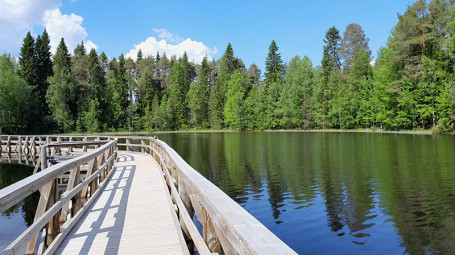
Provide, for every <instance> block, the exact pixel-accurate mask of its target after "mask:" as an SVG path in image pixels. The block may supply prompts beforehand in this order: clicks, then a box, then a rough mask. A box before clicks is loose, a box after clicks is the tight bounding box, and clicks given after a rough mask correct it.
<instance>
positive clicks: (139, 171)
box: [56, 152, 188, 254]
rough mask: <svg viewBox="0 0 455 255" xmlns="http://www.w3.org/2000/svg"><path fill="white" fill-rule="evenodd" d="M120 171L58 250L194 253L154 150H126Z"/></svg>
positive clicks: (120, 159) (120, 158)
mask: <svg viewBox="0 0 455 255" xmlns="http://www.w3.org/2000/svg"><path fill="white" fill-rule="evenodd" d="M114 166H115V168H114V171H115V172H114V173H113V175H112V177H111V179H110V180H109V181H108V183H107V186H106V188H105V189H104V190H103V191H101V193H100V195H99V196H98V197H97V198H96V200H95V201H94V202H93V204H92V205H91V206H90V207H89V208H88V210H87V212H86V213H85V214H84V215H83V216H82V218H81V220H80V221H78V223H77V224H76V225H75V227H74V228H73V229H72V230H71V232H70V233H69V234H68V236H67V237H66V238H65V239H64V241H63V242H62V244H61V245H60V246H59V248H58V250H57V252H56V254H188V250H187V249H186V248H184V246H185V241H184V239H183V235H182V232H181V230H180V225H179V222H178V219H177V215H176V213H175V209H174V206H173V204H172V201H171V197H170V195H169V191H168V187H167V185H166V182H165V180H164V178H163V173H162V171H161V169H160V167H159V165H158V164H157V163H156V161H155V160H154V159H153V158H152V156H150V155H147V154H144V153H137V152H121V153H119V155H118V158H117V162H116V163H115V165H114Z"/></svg>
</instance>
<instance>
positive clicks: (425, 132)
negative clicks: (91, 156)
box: [54, 129, 454, 136]
mask: <svg viewBox="0 0 455 255" xmlns="http://www.w3.org/2000/svg"><path fill="white" fill-rule="evenodd" d="M243 132H245V133H251V132H269V133H275V132H276V133H285V132H295V133H299V132H301V133H366V134H402V135H454V133H453V132H451V133H434V132H432V131H431V130H400V131H389V130H380V129H307V130H305V129H277V130H274V129H268V130H251V131H240V130H231V129H195V130H192V129H189V130H170V131H133V132H128V131H118V132H100V133H68V134H64V135H112V136H129V135H148V134H172V133H243ZM54 135H59V134H54ZM60 135H63V134H60Z"/></svg>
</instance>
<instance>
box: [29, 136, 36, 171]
mask: <svg viewBox="0 0 455 255" xmlns="http://www.w3.org/2000/svg"><path fill="white" fill-rule="evenodd" d="M35 139H36V137H34V136H33V137H32V144H31V145H30V150H33V152H31V153H30V155H31V156H32V161H33V164H35V161H36V142H35Z"/></svg>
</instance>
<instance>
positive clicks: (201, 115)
mask: <svg viewBox="0 0 455 255" xmlns="http://www.w3.org/2000/svg"><path fill="white" fill-rule="evenodd" d="M209 72H210V69H209V64H208V61H207V57H204V59H203V60H202V63H201V66H200V68H199V76H198V80H197V82H194V83H191V85H190V90H189V91H188V95H187V100H188V107H189V109H190V123H191V124H192V125H194V126H195V127H196V128H197V127H200V126H204V127H207V126H208V98H209V84H208V82H209Z"/></svg>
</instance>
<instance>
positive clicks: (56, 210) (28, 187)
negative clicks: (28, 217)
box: [0, 136, 117, 254]
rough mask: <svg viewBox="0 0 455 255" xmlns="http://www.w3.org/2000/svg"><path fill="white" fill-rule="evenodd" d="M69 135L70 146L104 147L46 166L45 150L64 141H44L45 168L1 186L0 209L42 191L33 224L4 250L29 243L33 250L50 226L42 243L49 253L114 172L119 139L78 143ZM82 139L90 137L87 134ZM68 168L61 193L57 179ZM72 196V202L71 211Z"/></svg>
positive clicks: (30, 251)
mask: <svg viewBox="0 0 455 255" xmlns="http://www.w3.org/2000/svg"><path fill="white" fill-rule="evenodd" d="M17 137H19V139H18V140H17V141H18V143H19V145H20V144H21V137H20V136H17ZM22 137H23V136H22ZM47 137H48V136H47ZM47 137H46V140H47V142H49V141H50V140H51V139H48V138H47ZM69 139H70V140H72V142H67V143H66V146H68V147H74V146H79V147H80V146H82V147H83V148H84V147H86V146H88V145H95V146H99V145H101V147H99V148H96V149H93V150H90V151H88V152H87V153H86V154H83V155H81V156H79V157H77V158H73V159H70V160H67V161H64V162H62V163H59V164H56V165H53V166H51V167H49V168H46V165H47V163H46V151H47V150H49V149H50V147H54V149H60V148H61V147H62V146H63V145H64V144H65V143H64V142H60V141H59V142H57V143H49V144H45V145H42V146H41V147H40V154H41V156H40V158H41V161H42V163H41V167H42V168H45V169H44V170H42V171H41V172H38V173H36V174H34V175H32V176H29V177H27V178H25V179H23V180H21V181H18V182H16V183H14V184H12V185H10V186H8V187H6V188H4V189H1V190H0V212H3V211H5V210H7V209H8V208H10V207H11V206H13V205H15V204H16V203H17V202H19V201H21V200H22V199H24V198H25V197H27V196H29V195H30V194H32V193H33V192H35V191H37V190H40V193H41V197H40V200H39V203H38V207H37V210H36V214H35V220H34V222H33V224H32V225H31V226H30V227H29V228H27V229H26V230H25V231H24V232H23V233H22V234H21V235H20V236H19V237H18V238H17V239H16V240H15V241H14V242H13V243H11V244H10V245H9V246H8V247H7V248H6V249H5V250H4V251H3V254H17V252H19V251H20V250H22V249H23V248H24V247H25V246H27V250H26V253H27V254H33V253H34V252H35V247H36V243H37V240H38V236H39V233H40V231H41V229H43V227H45V226H47V227H46V229H47V230H46V238H45V239H46V242H45V243H44V245H40V247H43V249H46V247H47V248H48V250H45V252H46V253H49V252H51V253H52V252H53V251H55V249H56V247H58V245H59V243H60V242H61V241H62V240H63V238H64V237H65V236H66V235H67V234H68V233H69V231H70V230H71V228H72V226H74V224H75V222H76V221H78V220H79V218H80V217H81V215H82V214H83V213H84V211H85V210H87V208H88V207H89V206H90V204H91V203H92V202H93V201H94V199H95V198H96V196H97V195H98V194H99V193H100V190H101V188H102V187H104V185H106V183H107V182H106V180H108V179H109V178H110V177H111V175H112V173H113V171H111V169H112V167H113V165H114V160H115V158H116V157H117V152H116V150H117V139H110V138H108V140H105V141H89V142H86V141H84V142H80V143H79V144H78V143H77V142H74V139H72V137H70V138H69ZM83 139H84V140H87V139H86V138H83ZM97 139H99V138H97ZM57 140H62V138H61V137H57ZM10 142H11V137H10V138H9V139H8V144H10ZM103 143H104V144H103ZM35 149H36V148H35ZM43 162H44V163H43ZM84 166H87V167H88V169H87V174H86V176H85V179H84V180H81V176H80V170H81V169H82V168H83V167H84ZM67 172H70V173H69V180H68V184H67V190H66V192H64V193H63V194H62V195H61V196H59V194H58V190H57V187H56V186H57V182H56V180H57V178H58V177H59V176H61V175H62V174H65V173H67ZM83 198H88V199H83ZM70 200H71V202H72V205H71V212H70V213H69V209H70V208H69V202H70ZM60 224H63V226H62V228H60ZM43 233H44V232H43ZM27 243H28V245H27ZM41 252H43V250H40V251H39V253H41Z"/></svg>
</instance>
